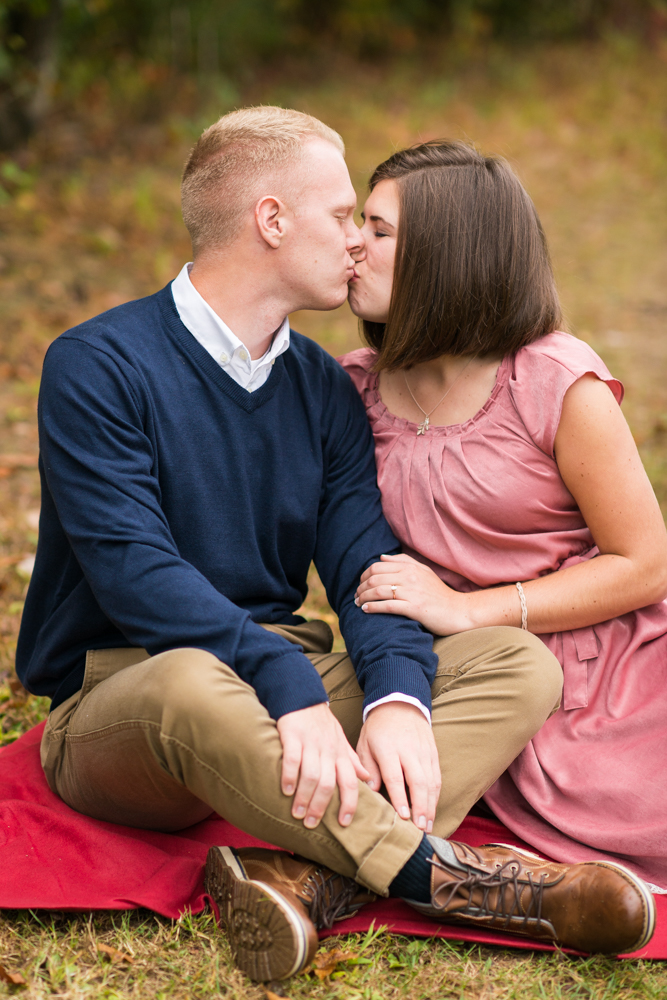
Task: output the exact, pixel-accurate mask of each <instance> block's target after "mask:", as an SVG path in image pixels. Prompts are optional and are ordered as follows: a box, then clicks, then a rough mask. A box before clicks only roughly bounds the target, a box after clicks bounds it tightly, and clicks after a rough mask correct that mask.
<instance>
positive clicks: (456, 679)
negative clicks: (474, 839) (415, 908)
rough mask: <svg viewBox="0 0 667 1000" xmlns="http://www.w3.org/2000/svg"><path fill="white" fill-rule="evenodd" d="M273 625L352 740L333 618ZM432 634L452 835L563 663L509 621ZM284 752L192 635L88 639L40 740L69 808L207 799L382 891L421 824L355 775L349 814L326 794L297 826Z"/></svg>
mask: <svg viewBox="0 0 667 1000" xmlns="http://www.w3.org/2000/svg"><path fill="white" fill-rule="evenodd" d="M267 627H268V628H270V629H271V631H274V632H278V633H279V634H281V635H283V636H285V638H287V639H289V640H290V641H291V642H295V643H299V644H300V645H302V646H303V648H304V651H305V652H306V654H307V655H308V658H309V659H310V661H311V662H312V663H313V665H314V666H315V668H316V669H317V670H318V672H319V674H320V676H321V677H322V680H323V682H324V686H325V688H326V690H327V692H328V695H329V698H330V704H331V710H332V711H333V713H334V715H335V716H336V717H337V718H338V720H339V721H340V723H341V725H342V727H343V729H344V730H345V733H346V735H347V738H348V740H349V741H350V743H351V744H352V745H353V746H355V745H356V742H357V739H358V737H359V733H360V730H361V724H362V723H361V715H362V702H363V695H362V692H361V690H360V688H359V685H358V684H357V680H356V677H355V673H354V670H353V668H352V664H351V662H350V659H349V657H348V656H347V655H346V654H345V653H331V652H330V649H331V632H330V630H329V628H328V626H326V625H325V624H324V623H323V622H309V623H307V624H306V625H300V626H267ZM434 648H435V651H436V652H437V654H438V656H439V661H440V663H439V668H438V672H437V674H436V678H435V682H434V684H433V688H432V694H433V732H434V735H435V739H436V743H437V746H438V751H439V755H440V761H441V765H442V776H443V782H442V792H441V796H440V802H439V806H438V812H437V817H436V822H435V825H434V831H433V832H434V833H435V834H437V835H438V836H441V837H447V836H448V835H449V834H451V833H452V831H453V830H455V829H456V827H457V826H458V825H459V823H460V822H461V820H462V819H463V817H464V816H465V815H466V813H467V812H468V810H469V809H470V807H471V806H472V805H473V804H474V803H475V802H476V801H477V799H479V798H480V796H481V795H482V794H483V793H484V792H485V791H486V789H487V788H489V786H490V785H491V784H492V783H493V782H494V781H495V780H496V778H497V777H498V776H499V775H500V774H501V773H502V772H503V771H504V770H505V768H506V767H507V766H508V764H509V763H510V762H511V761H512V760H514V758H515V757H516V756H517V755H518V754H519V752H520V751H521V750H522V748H523V747H524V746H525V744H526V743H527V742H528V741H529V740H530V739H531V738H532V736H533V735H534V734H535V733H536V732H537V730H538V729H539V728H540V726H541V725H542V724H543V723H544V722H545V720H546V719H547V718H548V716H549V714H550V713H551V712H552V711H554V709H555V706H556V705H557V703H558V701H559V697H560V691H561V685H562V673H561V668H560V665H559V664H558V662H557V660H556V659H555V657H553V656H552V654H551V653H550V652H549V651H548V650H547V648H546V647H545V646H544V645H543V643H542V642H541V641H540V640H539V639H537V638H535V637H534V636H533V635H531V634H530V633H528V632H522V631H521V630H519V629H516V628H508V627H498V628H486V629H478V630H476V631H472V632H464V633H461V634H459V635H454V636H449V637H447V638H442V639H436V640H435V645H434ZM281 757H282V747H281V743H280V738H279V736H278V731H277V728H276V724H275V722H274V721H273V719H271V718H270V716H269V715H268V713H267V711H266V709H265V708H263V706H262V705H261V704H260V702H259V701H258V699H257V696H256V694H255V692H254V690H253V688H251V687H250V686H249V685H248V684H246V683H244V681H242V680H241V679H240V678H239V677H238V676H237V675H236V674H235V673H234V671H233V670H232V669H231V668H230V667H228V666H227V665H226V664H224V663H221V662H220V660H218V659H217V658H216V657H215V656H213V654H211V653H208V652H205V651H203V650H200V649H174V650H170V651H168V652H166V653H160V654H159V655H158V656H153V657H149V656H148V654H147V653H146V651H145V650H142V649H106V650H93V651H90V652H89V653H88V657H87V661H86V673H85V679H84V683H83V687H82V689H81V691H79V692H78V693H77V694H75V695H72V697H71V698H69V699H68V700H67V701H65V702H63V704H61V705H59V706H58V707H57V708H55V709H54V710H53V712H52V713H51V715H50V716H49V721H48V723H47V726H46V729H45V731H44V737H43V740H42V765H43V767H44V771H45V773H46V777H47V780H48V782H49V785H50V787H51V788H52V790H53V791H54V792H56V793H57V794H58V795H60V796H61V798H63V799H64V801H65V802H67V803H68V804H69V805H70V806H72V808H74V809H77V810H78V811H79V812H82V813H85V814H87V815H89V816H93V817H95V818H97V819H103V820H109V821H112V822H116V823H123V824H127V825H130V826H135V827H145V828H149V829H156V830H179V829H183V828H185V827H187V826H190V825H192V824H193V823H196V822H199V821H200V820H202V819H204V818H205V817H206V816H207V815H209V814H210V813H211V812H212V811H215V812H217V813H219V814H220V815H221V816H223V817H224V818H225V819H227V820H229V822H230V823H233V824H234V825H235V826H238V827H240V828H241V829H242V830H245V831H246V832H247V833H250V834H252V835H253V836H255V837H258V838H259V839H261V840H265V841H268V842H269V843H272V844H276V845H278V846H280V847H283V848H285V849H287V850H290V851H294V852H296V853H298V854H302V855H305V856H306V857H308V858H310V859H311V860H313V861H316V862H319V863H321V864H325V865H327V866H328V867H330V868H333V869H334V870H335V871H337V872H339V873H340V874H342V875H348V876H352V877H354V878H356V879H357V881H358V882H360V883H361V884H362V885H364V886H366V887H367V888H369V889H372V890H374V891H375V892H378V893H381V894H383V895H386V893H387V888H388V886H389V884H390V882H391V881H392V880H393V879H394V877H395V876H396V874H397V873H398V872H399V870H400V869H401V868H402V867H403V865H404V864H405V862H406V861H407V860H408V858H409V857H410V856H411V855H412V853H413V852H414V851H415V849H416V847H417V846H418V844H419V843H420V841H421V837H422V834H421V832H420V831H419V830H418V829H417V827H416V826H414V825H413V823H412V822H410V821H409V820H402V819H400V818H399V817H398V816H397V814H396V812H395V811H394V809H393V807H392V806H391V805H390V803H389V802H388V801H387V800H386V799H385V798H384V797H383V796H382V795H381V794H379V793H378V792H373V791H371V789H370V788H368V786H367V785H365V784H364V783H363V782H359V805H358V808H357V812H356V814H355V817H354V819H353V821H352V823H351V825H350V826H349V827H346V828H345V827H341V826H340V825H339V823H338V820H337V815H338V810H339V799H338V795H337V794H336V795H334V798H333V800H332V802H331V804H330V805H329V807H328V809H327V810H326V812H325V814H324V817H323V819H322V822H321V823H320V825H319V826H318V827H317V828H316V829H315V830H308V829H306V828H305V827H304V825H303V823H302V821H301V820H296V819H294V818H293V817H292V815H291V812H290V808H291V799H290V798H288V797H287V796H285V795H283V794H282V792H281V790H280V769H281Z"/></svg>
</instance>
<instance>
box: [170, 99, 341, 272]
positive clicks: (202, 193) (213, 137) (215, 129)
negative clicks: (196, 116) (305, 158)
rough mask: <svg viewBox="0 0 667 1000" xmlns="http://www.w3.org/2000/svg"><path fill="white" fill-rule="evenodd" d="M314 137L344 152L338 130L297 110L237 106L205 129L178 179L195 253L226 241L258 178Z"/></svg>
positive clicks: (255, 194) (248, 203) (247, 205)
mask: <svg viewBox="0 0 667 1000" xmlns="http://www.w3.org/2000/svg"><path fill="white" fill-rule="evenodd" d="M315 138H318V139H326V140H327V142H330V143H332V144H333V145H334V146H335V147H336V149H338V150H339V151H340V152H341V153H342V154H343V155H345V146H344V143H343V140H342V139H341V137H340V136H339V135H338V133H337V132H334V130H333V129H331V128H329V127H328V126H327V125H325V124H324V123H323V122H321V121H319V120H318V119H317V118H313V117H312V116H311V115H306V114H303V113H302V112H301V111H290V110H286V109H285V108H275V107H269V106H267V107H263V106H262V107H257V108H241V110H240V111H233V112H232V113H231V114H228V115H224V116H223V117H222V118H220V119H219V120H218V121H217V122H216V123H215V124H214V125H211V126H210V128H207V129H206V131H205V132H203V133H202V135H201V137H200V138H199V140H198V142H197V144H196V145H195V147H194V148H193V150H192V151H191V153H190V156H189V157H188V161H187V163H186V165H185V170H184V171H183V180H182V183H181V206H182V211H183V221H184V222H185V225H186V226H187V229H188V232H189V233H190V238H191V239H192V247H193V251H194V253H195V256H196V255H197V254H198V253H200V252H201V251H202V250H203V249H205V248H206V249H208V248H211V247H223V246H225V245H227V244H229V243H230V242H231V241H232V240H233V239H234V237H235V236H236V235H237V233H238V231H239V229H240V228H241V223H242V219H243V216H244V215H245V213H246V212H247V211H248V210H249V208H250V207H251V205H252V201H253V197H258V196H259V194H260V192H259V191H258V181H259V180H260V179H261V178H262V177H263V176H265V175H267V174H270V173H274V172H279V171H280V170H281V169H283V168H284V167H286V166H289V165H291V164H293V163H295V162H296V161H298V159H299V158H300V156H301V154H302V151H303V147H304V144H305V143H306V142H307V141H308V140H309V139H315ZM267 193H268V192H267Z"/></svg>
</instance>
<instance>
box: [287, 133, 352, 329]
mask: <svg viewBox="0 0 667 1000" xmlns="http://www.w3.org/2000/svg"><path fill="white" fill-rule="evenodd" d="M297 169H298V170H299V174H300V175H301V174H302V176H299V178H298V183H297V184H296V185H295V194H294V197H293V199H290V201H291V205H290V208H291V210H292V212H291V219H290V223H291V225H290V227H289V233H288V238H287V239H286V240H284V242H283V245H282V246H281V249H280V253H281V269H280V270H281V278H282V280H283V281H284V282H285V283H286V284H287V285H289V287H290V290H291V292H292V297H293V298H294V300H295V302H298V303H299V304H298V305H296V306H295V307H294V308H298V309H336V308H337V307H338V306H340V305H342V303H343V302H344V301H345V299H346V297H347V283H348V281H349V280H350V279H351V278H352V277H354V274H355V263H354V260H353V259H352V256H351V254H352V253H354V254H355V255H358V254H359V253H360V252H362V251H363V247H364V238H363V236H362V235H361V230H360V229H358V228H357V226H356V225H355V222H354V217H353V214H354V209H355V207H356V204H357V196H356V194H355V192H354V188H353V187H352V182H351V180H350V175H349V173H348V170H347V166H346V165H345V160H344V159H343V157H342V155H341V154H340V153H339V152H338V150H337V149H336V147H335V146H333V145H332V144H331V143H330V142H327V141H326V140H324V139H313V140H311V141H310V142H308V143H307V144H306V147H305V149H304V153H303V158H302V160H301V162H300V165H299V167H298V168H297ZM295 181H296V178H295Z"/></svg>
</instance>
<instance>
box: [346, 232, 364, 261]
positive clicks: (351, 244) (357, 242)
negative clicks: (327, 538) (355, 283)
mask: <svg viewBox="0 0 667 1000" xmlns="http://www.w3.org/2000/svg"><path fill="white" fill-rule="evenodd" d="M347 252H348V253H349V255H350V257H352V258H353V259H354V261H355V263H358V262H359V261H360V260H365V258H366V237H365V236H364V234H363V233H362V231H361V229H359V227H358V226H357V225H356V223H355V222H352V223H351V224H350V233H349V235H348V238H347Z"/></svg>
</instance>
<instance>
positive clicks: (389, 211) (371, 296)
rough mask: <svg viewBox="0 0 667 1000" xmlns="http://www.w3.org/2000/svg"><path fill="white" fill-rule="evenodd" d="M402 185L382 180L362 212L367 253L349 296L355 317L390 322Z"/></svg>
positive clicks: (360, 260)
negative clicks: (390, 302)
mask: <svg viewBox="0 0 667 1000" xmlns="http://www.w3.org/2000/svg"><path fill="white" fill-rule="evenodd" d="M398 212H399V200H398V185H397V183H396V181H390V180H387V181H380V183H379V184H377V185H376V187H374V188H373V190H372V191H371V193H370V195H369V196H368V200H367V201H366V204H365V205H364V211H363V213H362V215H363V219H364V224H363V226H362V229H361V231H362V233H363V235H364V237H365V239H366V250H365V256H360V257H359V259H358V260H357V263H356V264H355V273H354V277H353V278H352V279H351V280H350V282H349V286H348V287H349V291H348V299H349V303H350V307H351V309H352V312H353V313H354V314H355V316H359V318H360V319H365V320H368V321H369V322H371V323H386V321H387V314H388V312H389V301H390V299H391V286H392V281H393V278H394V258H395V256H396V235H397V232H398Z"/></svg>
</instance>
